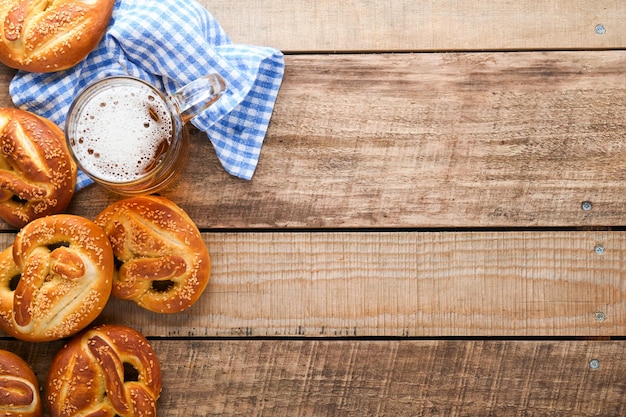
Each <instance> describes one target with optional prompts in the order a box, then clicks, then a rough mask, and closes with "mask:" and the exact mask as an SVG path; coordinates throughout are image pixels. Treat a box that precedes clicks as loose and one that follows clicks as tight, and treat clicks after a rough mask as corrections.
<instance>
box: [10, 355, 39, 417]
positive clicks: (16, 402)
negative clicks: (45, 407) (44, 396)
mask: <svg viewBox="0 0 626 417" xmlns="http://www.w3.org/2000/svg"><path fill="white" fill-rule="evenodd" d="M41 415H42V405H41V398H40V396H39V383H38V382H37V376H36V375H35V373H34V372H33V370H32V369H31V367H30V366H28V364H27V363H26V361H24V359H22V358H21V357H19V356H17V355H16V354H15V353H12V352H9V351H8V350H0V416H22V417H39V416H41Z"/></svg>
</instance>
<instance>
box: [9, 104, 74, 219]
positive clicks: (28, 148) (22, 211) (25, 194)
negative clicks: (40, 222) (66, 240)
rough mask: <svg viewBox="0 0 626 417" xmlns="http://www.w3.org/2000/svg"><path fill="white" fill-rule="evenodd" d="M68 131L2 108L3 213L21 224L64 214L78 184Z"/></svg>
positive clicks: (25, 113) (33, 117)
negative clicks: (69, 145)
mask: <svg viewBox="0 0 626 417" xmlns="http://www.w3.org/2000/svg"><path fill="white" fill-rule="evenodd" d="M76 169H77V168H76V163H75V162H74V160H73V159H72V157H71V156H70V153H69V151H68V148H67V145H66V143H65V134H64V133H63V131H62V130H61V129H60V128H59V127H58V126H57V125H55V124H54V123H52V122H51V121H50V120H48V119H45V118H42V117H39V116H37V115H35V114H33V113H30V112H27V111H24V110H19V109H15V108H0V217H2V219H4V220H5V221H6V222H7V223H9V224H11V225H12V226H15V227H22V226H24V225H25V224H26V223H28V222H29V221H31V220H33V219H36V218H39V217H43V216H46V215H50V214H57V213H61V212H63V211H64V210H65V209H66V208H67V206H68V204H69V203H70V200H71V199H72V196H73V195H74V186H75V182H76V172H77V171H76Z"/></svg>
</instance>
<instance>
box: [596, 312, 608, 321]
mask: <svg viewBox="0 0 626 417" xmlns="http://www.w3.org/2000/svg"><path fill="white" fill-rule="evenodd" d="M605 320H606V314H604V313H603V312H602V311H598V312H597V313H596V321H597V322H599V323H602V322H603V321H605Z"/></svg>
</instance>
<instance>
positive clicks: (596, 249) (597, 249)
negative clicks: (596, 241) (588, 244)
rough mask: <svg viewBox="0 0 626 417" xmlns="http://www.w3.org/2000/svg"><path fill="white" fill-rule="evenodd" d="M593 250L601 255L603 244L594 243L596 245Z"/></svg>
mask: <svg viewBox="0 0 626 417" xmlns="http://www.w3.org/2000/svg"><path fill="white" fill-rule="evenodd" d="M593 250H594V251H595V253H597V254H598V255H603V254H604V251H605V249H604V246H602V245H596V247H595V248H594V249H593Z"/></svg>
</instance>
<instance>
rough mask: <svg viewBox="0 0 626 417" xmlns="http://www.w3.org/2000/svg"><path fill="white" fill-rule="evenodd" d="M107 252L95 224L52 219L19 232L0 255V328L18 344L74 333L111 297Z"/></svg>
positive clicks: (107, 246) (66, 217) (67, 218)
mask: <svg viewBox="0 0 626 417" xmlns="http://www.w3.org/2000/svg"><path fill="white" fill-rule="evenodd" d="M112 275H113V252H112V250H111V246H110V244H109V241H108V239H107V237H106V235H105V234H104V232H103V231H102V229H100V228H99V227H98V226H97V225H96V224H95V223H93V222H92V221H90V220H87V219H85V218H82V217H79V216H74V215H69V214H58V215H54V216H47V217H43V218H41V219H37V220H34V221H32V222H31V223H29V224H27V225H26V226H24V227H23V228H22V229H21V230H20V231H19V233H18V234H17V236H16V237H15V241H14V242H13V246H11V247H9V248H7V249H5V250H4V251H3V252H2V253H0V328H2V330H4V331H5V332H6V333H8V334H10V335H11V336H14V337H16V338H18V339H22V340H27V341H36V342H42V341H49V340H56V339H61V338H64V337H67V336H70V335H73V334H75V333H77V332H78V331H80V330H82V329H84V328H85V327H86V326H87V325H88V324H90V323H91V322H92V321H93V320H94V319H95V318H96V317H97V316H98V315H99V314H100V312H101V311H102V309H103V308H104V306H105V304H106V303H107V301H108V300H109V297H110V295H111V285H112Z"/></svg>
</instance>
